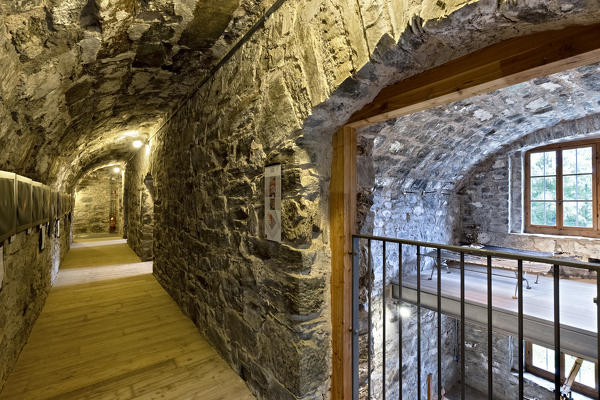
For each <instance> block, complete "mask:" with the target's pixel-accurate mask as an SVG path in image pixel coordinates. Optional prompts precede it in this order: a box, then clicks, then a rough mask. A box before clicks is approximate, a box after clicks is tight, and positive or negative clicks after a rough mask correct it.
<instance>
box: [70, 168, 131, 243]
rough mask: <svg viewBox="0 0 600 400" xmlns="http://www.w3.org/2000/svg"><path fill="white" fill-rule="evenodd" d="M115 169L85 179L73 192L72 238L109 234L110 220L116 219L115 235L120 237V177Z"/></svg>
mask: <svg viewBox="0 0 600 400" xmlns="http://www.w3.org/2000/svg"><path fill="white" fill-rule="evenodd" d="M113 169H114V167H107V168H102V169H99V170H96V171H93V172H91V173H89V174H88V175H86V176H85V177H84V178H83V179H82V180H81V181H80V182H79V183H78V184H77V186H76V188H75V209H74V211H73V234H75V235H78V234H85V233H108V232H109V228H110V218H111V217H115V219H116V231H115V232H116V233H117V234H118V233H121V234H122V233H123V200H122V197H123V196H122V180H123V177H122V174H121V173H115V172H114V171H113Z"/></svg>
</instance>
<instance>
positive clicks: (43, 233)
mask: <svg viewBox="0 0 600 400" xmlns="http://www.w3.org/2000/svg"><path fill="white" fill-rule="evenodd" d="M45 248H46V226H45V225H42V226H41V227H40V250H44V249H45Z"/></svg>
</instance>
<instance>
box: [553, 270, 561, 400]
mask: <svg viewBox="0 0 600 400" xmlns="http://www.w3.org/2000/svg"><path fill="white" fill-rule="evenodd" d="M552 275H553V277H554V399H555V400H560V267H559V266H558V265H554V272H553V274H552Z"/></svg>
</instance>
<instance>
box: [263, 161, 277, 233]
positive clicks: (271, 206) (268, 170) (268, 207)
mask: <svg viewBox="0 0 600 400" xmlns="http://www.w3.org/2000/svg"><path fill="white" fill-rule="evenodd" d="M265 235H266V237H267V240H272V241H274V242H281V164H277V165H270V166H268V167H265Z"/></svg>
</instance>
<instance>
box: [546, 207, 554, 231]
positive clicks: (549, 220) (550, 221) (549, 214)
mask: <svg viewBox="0 0 600 400" xmlns="http://www.w3.org/2000/svg"><path fill="white" fill-rule="evenodd" d="M545 225H551V226H555V225H556V203H552V202H546V224H545Z"/></svg>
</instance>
